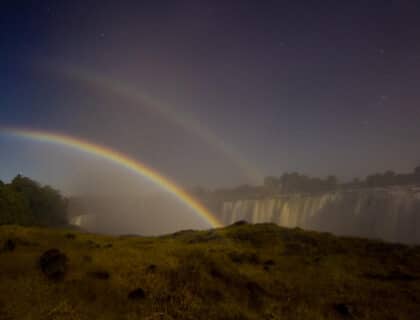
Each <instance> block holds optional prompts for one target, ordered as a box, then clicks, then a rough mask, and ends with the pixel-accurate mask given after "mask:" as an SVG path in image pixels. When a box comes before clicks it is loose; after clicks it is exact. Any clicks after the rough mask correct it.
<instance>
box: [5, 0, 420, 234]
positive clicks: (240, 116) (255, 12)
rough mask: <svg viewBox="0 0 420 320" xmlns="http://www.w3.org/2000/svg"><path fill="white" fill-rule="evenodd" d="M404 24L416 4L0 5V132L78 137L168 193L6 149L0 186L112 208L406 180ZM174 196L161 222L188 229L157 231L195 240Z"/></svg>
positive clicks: (413, 51) (414, 58)
mask: <svg viewBox="0 0 420 320" xmlns="http://www.w3.org/2000/svg"><path fill="white" fill-rule="evenodd" d="M419 17H420V7H419V5H418V3H417V2H416V1H379V0H378V1H377V0H372V1H347V2H345V3H343V2H342V1H326V2H325V1H322V2H315V1H314V2H311V1H306V2H305V4H304V5H303V4H302V3H301V1H247V0H244V1H238V2H236V1H233V2H229V1H227V2H226V1H222V2H218V1H193V0H186V1H168V2H164V1H153V2H143V1H112V2H107V1H105V2H104V1H99V0H98V1H96V0H92V1H81V0H80V1H79V0H75V1H52V0H46V1H42V3H38V4H22V2H20V1H6V2H5V3H2V24H1V26H2V27H1V28H0V39H1V41H0V85H1V92H2V94H1V95H0V127H12V128H13V127H19V128H32V129H33V130H34V131H37V132H38V131H41V132H47V133H48V134H49V133H57V132H60V133H65V135H66V136H68V137H81V138H83V141H89V142H94V143H93V144H94V145H99V146H106V148H107V150H111V151H112V150H118V152H120V153H121V155H130V159H132V160H135V161H137V160H136V159H141V165H143V164H144V165H146V167H150V168H153V172H154V173H155V174H157V175H158V177H159V178H158V180H159V179H160V178H162V179H164V181H165V182H170V183H169V184H168V183H166V184H165V183H163V184H162V183H160V184H159V183H158V184H155V183H151V182H150V181H148V180H147V179H146V178H147V177H146V178H145V177H144V175H143V176H142V177H141V176H139V175H137V174H135V173H136V171H135V170H134V171H133V170H131V171H130V170H126V167H127V166H126V167H125V168H124V167H123V166H121V162H119V163H116V162H114V164H111V162H109V161H108V160H106V159H104V158H101V157H99V158H98V157H91V155H89V154H86V153H83V152H79V151H80V148H79V151H77V150H76V149H75V148H69V147H68V146H67V147H66V146H65V145H63V144H61V145H60V144H44V143H39V142H36V141H33V140H28V139H17V138H16V137H10V136H8V135H7V136H5V135H0V179H1V180H5V181H8V180H10V179H12V178H13V176H15V175H16V174H17V173H19V172H21V173H23V174H25V175H27V176H29V177H33V178H35V179H37V180H39V181H41V182H42V183H48V184H51V185H52V186H56V187H57V188H59V189H60V190H61V191H62V192H63V193H65V194H66V195H71V196H73V195H78V196H79V195H83V194H85V195H86V194H94V195H96V196H100V195H104V194H107V195H109V194H116V193H119V194H120V195H121V196H120V195H119V197H120V200H121V203H123V202H124V203H125V206H128V203H129V202H130V201H125V200H124V199H123V196H122V195H123V194H131V195H135V196H137V195H138V194H142V195H145V194H148V195H150V194H155V193H156V192H158V193H160V192H162V190H163V189H164V188H162V186H164V187H166V190H167V191H170V192H172V193H174V192H175V193H176V191H177V190H189V189H190V188H192V187H195V186H203V187H206V188H211V189H214V188H218V187H234V186H238V185H243V184H255V183H261V181H262V179H263V177H264V176H268V175H270V176H279V175H281V174H282V173H284V172H292V171H298V172H300V173H304V174H309V175H311V176H326V175H330V174H333V175H336V176H337V177H338V178H339V179H341V180H347V179H350V178H353V177H362V176H365V175H367V174H371V173H374V172H381V171H385V170H388V169H391V170H394V171H396V172H408V171H411V170H412V168H414V167H415V166H417V165H418V164H419V161H420V148H418V141H420V126H419V123H420V108H419V101H420V91H419V90H418V84H419V83H420V45H419V43H420V42H419V41H418V38H419V37H418V35H419V34H420V19H419ZM48 134H47V135H48ZM38 137H39V136H38ZM39 138H40V137H39ZM50 138H51V137H50ZM57 138H58V137H57ZM62 142H64V141H62ZM78 146H79V147H81V146H80V144H79V145H78ZM82 149H83V148H82ZM97 151H99V150H97ZM114 160H116V159H115V158H114ZM119 160H122V159H119ZM117 162H118V161H117ZM126 164H127V163H126ZM137 169H138V168H137ZM140 171H141V170H140ZM146 172H147V169H146ZM137 173H138V171H137ZM143 173H145V171H144V170H143ZM146 176H147V174H146ZM156 177H157V176H155V178H156ZM149 178H150V176H149ZM152 180H153V179H152ZM162 181H163V180H161V181H160V182H162ZM155 182H156V179H155ZM168 188H169V190H168ZM166 193H167V192H166ZM188 197H189V196H188V195H183V196H181V197H179V194H178V200H179V198H181V200H182V199H183V200H184V201H178V200H177V201H176V203H178V204H177V206H178V209H179V210H177V211H179V215H178V214H177V215H175V216H176V217H181V215H182V213H181V212H182V210H187V211H188V212H189V216H186V215H182V219H181V218H179V219H176V218H173V220H171V221H170V222H168V221H166V223H167V227H168V228H166V229H165V231H167V230H169V229H170V224H172V225H173V226H174V227H173V229H177V228H182V227H195V226H198V227H206V226H207V227H208V226H209V223H208V222H209V221H204V222H205V223H203V219H202V218H200V217H198V216H197V212H201V213H203V214H201V217H202V216H203V215H204V216H205V215H206V214H207V213H206V214H204V211H203V210H202V209H200V208H198V207H195V208H194V205H192V203H194V202H192V201H190V199H189V198H188ZM172 198H174V197H172ZM182 202H184V204H182ZM133 206H134V207H135V205H133ZM167 207H170V205H169V206H167ZM191 207H192V208H191ZM115 209H116V210H114V211H115V212H117V211H118V210H117V208H115ZM165 210H166V209H165ZM165 210H164V211H165ZM110 211H111V210H110ZM132 211H133V212H134V211H139V210H137V209H133V210H132ZM140 211H142V212H143V211H145V210H140ZM158 211H159V210H158ZM133 212H130V215H131V213H133ZM156 212H157V211H156ZM119 215H120V214H117V213H116V215H115V217H119ZM134 216H135V215H134V214H133V217H134ZM171 217H172V216H171ZM197 218H198V219H197ZM142 219H143V218H142ZM142 219H140V220H142ZM210 219H211V218H210ZM120 220H122V219H120ZM140 220H139V221H140ZM163 220H165V218H164V215H163V214H162V215H161V216H160V218H159V222H156V225H158V224H161V223H163V222H162V221H163ZM207 220H208V219H207ZM127 221H129V222H130V224H132V225H135V223H134V222H135V219H134V218H133V219H131V218H130V219H127ZM142 221H145V220H144V219H143V220H142ZM179 221H182V223H179V224H178V222H179ZM131 222H132V223H131ZM215 223H216V222H215V221H212V222H211V224H212V225H215ZM150 224H152V222H150ZM110 225H112V223H110ZM140 225H141V223H140V222H139V223H138V224H137V227H140ZM146 229H147V228H146ZM130 230H131V229H130ZM158 231H159V230H157V229H156V232H158Z"/></svg>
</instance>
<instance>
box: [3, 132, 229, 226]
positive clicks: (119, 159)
mask: <svg viewBox="0 0 420 320" xmlns="http://www.w3.org/2000/svg"><path fill="white" fill-rule="evenodd" d="M0 132H2V133H5V134H8V135H12V136H17V137H23V138H27V139H30V140H36V141H41V142H48V143H53V144H57V145H62V146H66V147H69V148H73V149H75V150H78V151H82V152H85V153H88V154H91V155H95V156H98V157H101V158H103V159H106V160H108V161H111V162H113V163H115V164H117V165H119V166H122V167H124V168H126V169H129V170H131V171H132V172H134V173H136V174H138V175H140V176H142V177H145V178H147V179H148V180H150V181H151V182H153V183H155V184H156V185H158V186H160V187H161V188H163V189H164V190H166V191H168V192H170V193H171V194H173V195H174V196H175V197H176V198H178V199H179V200H180V201H181V202H182V203H184V204H186V205H187V206H188V207H190V208H191V209H192V210H193V211H194V212H195V213H197V214H198V215H199V216H200V217H201V218H203V219H204V220H205V221H207V222H208V223H209V224H210V225H211V226H212V227H215V228H217V227H221V226H222V223H221V222H220V221H219V220H218V219H217V218H216V217H215V216H214V214H212V213H211V212H210V211H209V210H208V209H207V208H205V207H204V206H203V205H202V204H201V203H200V202H199V201H198V200H196V199H194V197H192V196H191V195H189V194H188V193H187V192H186V191H184V190H183V189H182V188H181V187H179V186H178V185H176V184H175V183H174V182H172V181H170V180H169V179H168V178H166V177H164V176H162V175H161V174H159V173H158V172H156V171H155V170H154V169H152V168H150V167H148V166H146V165H145V164H143V163H141V162H139V161H138V160H135V159H133V158H131V157H129V156H127V155H125V154H123V153H120V152H118V151H115V150H112V149H110V148H108V147H105V146H101V145H97V144H94V143H91V142H88V141H86V140H82V139H79V138H75V137H71V136H68V135H64V134H60V133H55V132H54V133H53V132H46V131H38V130H32V129H21V128H0Z"/></svg>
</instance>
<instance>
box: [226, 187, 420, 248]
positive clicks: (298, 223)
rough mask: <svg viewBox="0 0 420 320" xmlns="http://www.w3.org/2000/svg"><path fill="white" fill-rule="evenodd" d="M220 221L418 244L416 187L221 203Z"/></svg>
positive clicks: (419, 222)
mask: <svg viewBox="0 0 420 320" xmlns="http://www.w3.org/2000/svg"><path fill="white" fill-rule="evenodd" d="M221 211H222V212H221V218H222V220H223V222H224V223H225V224H226V225H228V224H231V223H234V222H236V221H238V220H247V221H249V222H252V223H261V222H274V223H277V224H279V225H281V226H284V227H291V228H293V227H301V228H305V229H312V230H319V231H328V232H334V233H336V234H339V235H353V236H362V237H370V238H380V239H384V240H387V241H396V242H405V243H420V188H419V187H393V188H382V189H360V190H352V191H337V192H331V193H325V194H319V195H300V194H291V195H280V196H277V197H275V198H268V199H258V200H243V199H242V200H236V201H225V202H223V203H222V210H221Z"/></svg>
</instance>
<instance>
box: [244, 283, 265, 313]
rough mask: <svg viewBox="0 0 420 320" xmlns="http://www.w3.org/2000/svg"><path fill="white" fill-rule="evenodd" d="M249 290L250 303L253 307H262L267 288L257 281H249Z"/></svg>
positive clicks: (247, 285) (247, 286) (247, 287)
mask: <svg viewBox="0 0 420 320" xmlns="http://www.w3.org/2000/svg"><path fill="white" fill-rule="evenodd" d="M246 289H247V290H248V305H249V306H250V307H251V308H253V309H261V308H262V306H263V296H264V294H265V290H264V289H263V288H262V287H261V286H260V285H259V284H258V283H256V282H253V281H249V282H248V283H247V284H246Z"/></svg>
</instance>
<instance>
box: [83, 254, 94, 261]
mask: <svg viewBox="0 0 420 320" xmlns="http://www.w3.org/2000/svg"><path fill="white" fill-rule="evenodd" d="M82 259H83V261H85V262H92V257H91V256H87V255H85V256H83V257H82Z"/></svg>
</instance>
